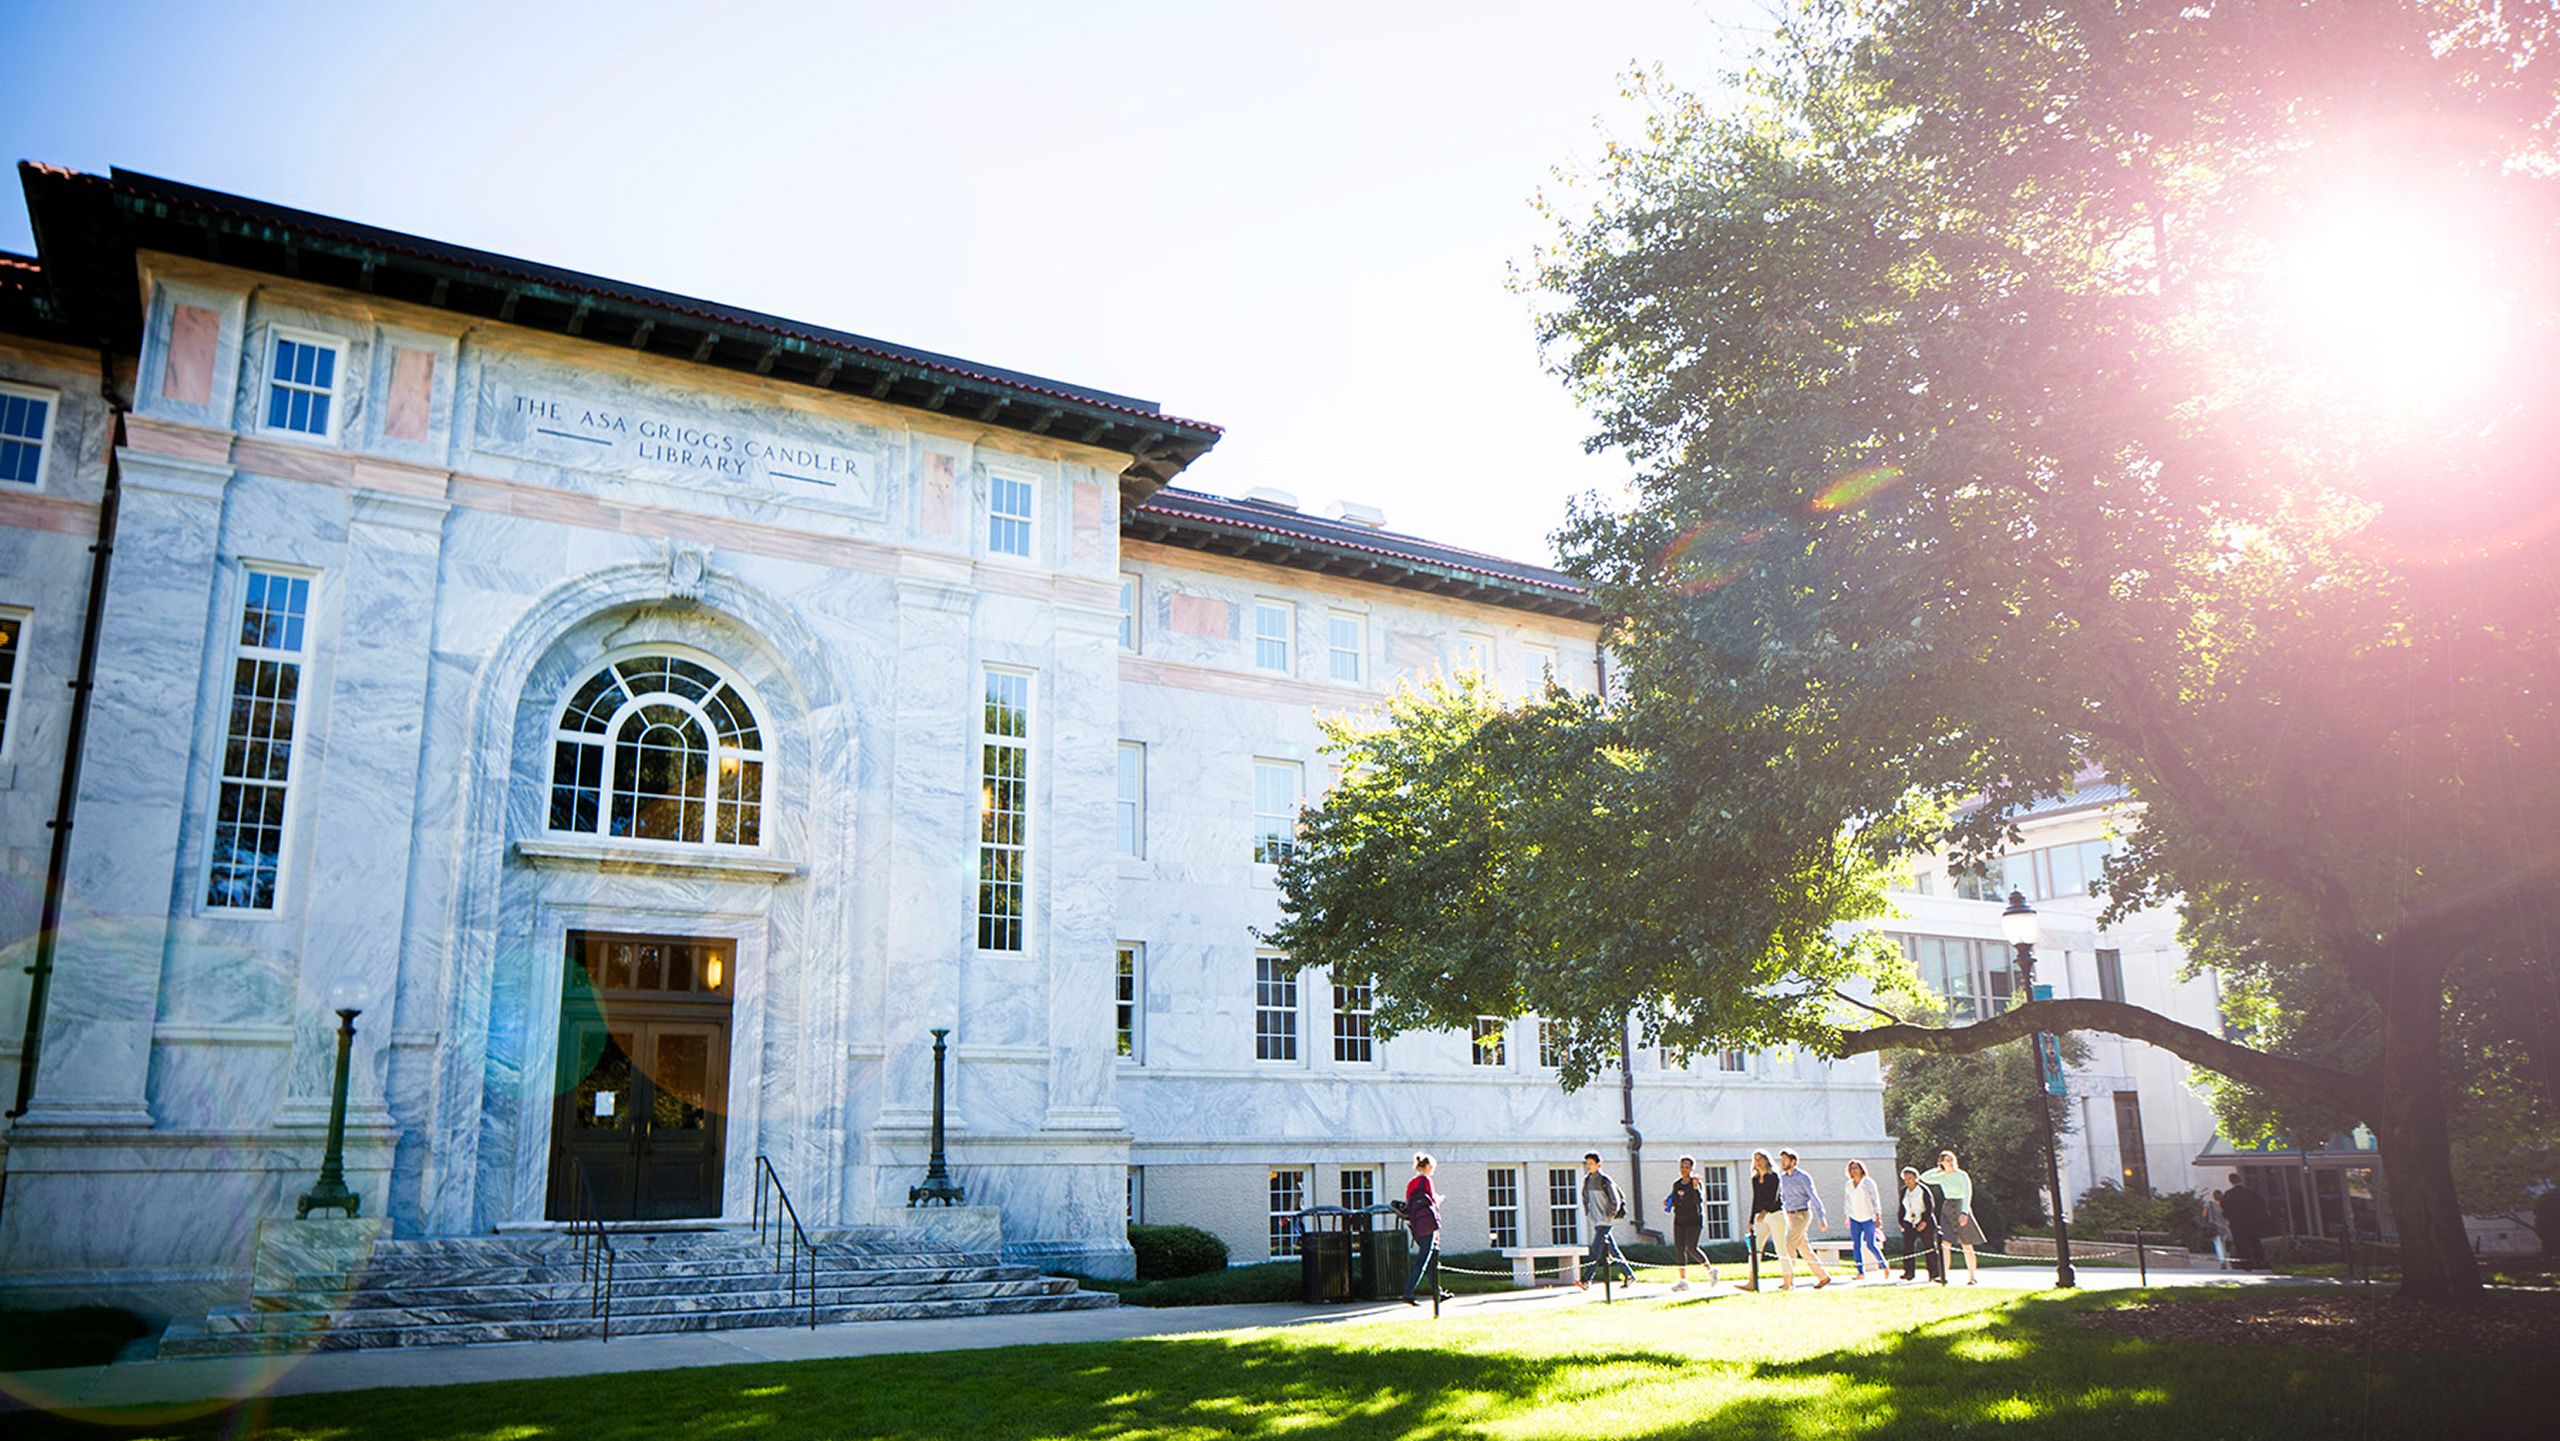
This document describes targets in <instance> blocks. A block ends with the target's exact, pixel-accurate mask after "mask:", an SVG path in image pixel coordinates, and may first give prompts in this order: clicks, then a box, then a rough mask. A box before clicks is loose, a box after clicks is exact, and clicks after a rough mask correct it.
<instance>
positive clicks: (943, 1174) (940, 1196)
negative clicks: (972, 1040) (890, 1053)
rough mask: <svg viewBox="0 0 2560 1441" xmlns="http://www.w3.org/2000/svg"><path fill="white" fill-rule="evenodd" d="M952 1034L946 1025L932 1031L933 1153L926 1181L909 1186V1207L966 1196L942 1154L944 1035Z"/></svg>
mask: <svg viewBox="0 0 2560 1441" xmlns="http://www.w3.org/2000/svg"><path fill="white" fill-rule="evenodd" d="M950 1034H951V1030H950V1028H949V1027H947V1026H937V1027H935V1028H934V1032H933V1155H932V1156H931V1157H930V1158H929V1159H927V1160H926V1162H925V1168H924V1184H923V1185H921V1186H909V1187H908V1188H907V1204H908V1205H909V1206H957V1205H960V1204H962V1203H963V1202H964V1201H965V1200H966V1199H967V1198H966V1197H964V1196H963V1195H962V1194H961V1192H960V1183H959V1182H957V1181H954V1180H952V1179H951V1165H950V1163H949V1161H948V1160H946V1159H945V1158H944V1156H943V1153H942V1053H943V1041H944V1038H945V1037H947V1036H949V1035H950Z"/></svg>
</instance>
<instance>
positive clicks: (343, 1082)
mask: <svg viewBox="0 0 2560 1441" xmlns="http://www.w3.org/2000/svg"><path fill="white" fill-rule="evenodd" d="M362 1014H364V1013H363V1012H362V1011H359V1010H357V1009H356V1008H355V1007H353V1006H345V1007H341V1008H340V1009H339V1011H338V1081H337V1085H336V1086H335V1087H334V1088H333V1089H332V1090H331V1091H330V1092H329V1149H328V1150H326V1151H324V1152H322V1153H321V1155H320V1179H319V1180H318V1181H317V1182H316V1183H314V1184H313V1185H312V1187H311V1189H310V1190H308V1191H305V1192H303V1194H302V1199H301V1200H299V1201H296V1202H294V1203H293V1215H294V1219H295V1220H297V1221H300V1220H308V1219H310V1216H311V1213H312V1212H314V1211H331V1210H335V1211H344V1212H346V1213H347V1219H348V1220H350V1221H352V1220H354V1219H355V1218H356V1212H357V1210H358V1209H359V1208H360V1207H362V1206H363V1205H364V1198H363V1197H362V1196H359V1195H357V1194H356V1193H355V1192H353V1191H350V1190H348V1189H347V1161H346V1150H347V1056H348V1054H349V1053H350V1052H352V1051H353V1050H354V1049H355V1044H356V1017H358V1016H360V1015H362Z"/></svg>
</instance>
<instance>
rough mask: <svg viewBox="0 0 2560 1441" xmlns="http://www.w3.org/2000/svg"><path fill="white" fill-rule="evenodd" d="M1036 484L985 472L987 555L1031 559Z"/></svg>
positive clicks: (1019, 478) (1027, 480)
mask: <svg viewBox="0 0 2560 1441" xmlns="http://www.w3.org/2000/svg"><path fill="white" fill-rule="evenodd" d="M1036 491H1037V486H1036V484H1035V483H1034V482H1033V481H1032V479H1031V478H1030V477H1029V476H1025V475H1006V474H1004V473H1002V472H1000V471H989V472H988V473H987V553H988V554H990V555H1015V556H1020V557H1022V558H1023V559H1025V560H1028V559H1030V557H1031V519H1032V508H1033V506H1034V505H1035V504H1037V501H1036V500H1035V498H1034V497H1035V494H1036Z"/></svg>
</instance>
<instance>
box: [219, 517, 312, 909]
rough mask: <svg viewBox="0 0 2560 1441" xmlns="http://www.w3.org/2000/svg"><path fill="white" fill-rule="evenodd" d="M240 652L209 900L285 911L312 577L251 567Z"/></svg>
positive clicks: (235, 660) (234, 657) (226, 732)
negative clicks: (279, 895) (288, 807)
mask: <svg viewBox="0 0 2560 1441" xmlns="http://www.w3.org/2000/svg"><path fill="white" fill-rule="evenodd" d="M245 574H246V582H247V583H246V586H245V588H244V590H243V592H242V595H241V601H240V629H239V631H238V635H237V641H236V643H235V645H234V646H233V648H232V653H231V709H230V715H229V719H228V720H227V721H226V722H225V725H224V728H223V737H222V772H221V777H222V778H221V782H220V785H219V786H218V787H217V788H216V790H215V793H214V807H213V848H212V856H211V860H210V862H209V864H208V865H207V867H206V872H207V874H206V878H205V889H204V903H205V905H206V906H208V907H213V908H218V909H222V910H239V911H269V910H273V909H275V904H276V883H277V877H278V876H279V875H280V874H281V872H282V870H283V865H284V819H285V800H286V796H287V792H288V788H289V787H290V786H291V784H292V781H293V746H294V739H295V736H296V734H297V729H298V726H299V723H300V718H301V713H302V656H303V627H304V625H305V624H306V623H307V622H308V621H309V619H310V615H311V577H309V576H307V575H288V574H284V573H282V572H279V571H271V570H261V569H258V568H256V567H251V568H249V569H248V570H247V571H246V573H245Z"/></svg>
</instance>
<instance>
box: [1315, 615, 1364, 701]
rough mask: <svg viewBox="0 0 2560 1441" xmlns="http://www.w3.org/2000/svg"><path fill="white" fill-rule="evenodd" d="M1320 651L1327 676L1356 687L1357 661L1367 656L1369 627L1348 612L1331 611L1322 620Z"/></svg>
mask: <svg viewBox="0 0 2560 1441" xmlns="http://www.w3.org/2000/svg"><path fill="white" fill-rule="evenodd" d="M1324 647H1325V664H1326V668H1327V673H1328V674H1330V675H1331V676H1332V677H1333V678H1334V679H1335V680H1338V681H1342V682H1344V683H1345V684H1348V685H1358V684H1359V683H1360V673H1361V670H1362V666H1361V658H1362V657H1364V656H1366V655H1367V654H1368V652H1369V623H1368V621H1367V620H1365V619H1363V618H1362V617H1360V616H1359V615H1357V614H1354V613H1352V612H1350V611H1340V610H1337V611H1333V612H1331V613H1329V614H1328V615H1326V616H1325V618H1324Z"/></svg>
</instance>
